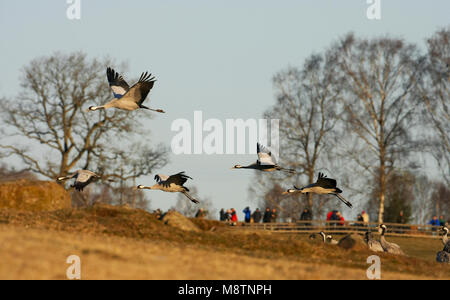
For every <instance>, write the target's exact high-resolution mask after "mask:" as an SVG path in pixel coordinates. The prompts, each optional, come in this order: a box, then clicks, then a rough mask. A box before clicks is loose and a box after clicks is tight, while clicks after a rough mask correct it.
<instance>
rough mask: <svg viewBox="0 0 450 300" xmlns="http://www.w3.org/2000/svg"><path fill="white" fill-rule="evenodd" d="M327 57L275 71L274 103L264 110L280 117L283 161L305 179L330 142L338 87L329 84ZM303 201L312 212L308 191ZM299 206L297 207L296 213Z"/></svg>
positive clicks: (309, 178) (330, 68)
mask: <svg viewBox="0 0 450 300" xmlns="http://www.w3.org/2000/svg"><path fill="white" fill-rule="evenodd" d="M330 59H331V57H329V56H326V55H319V54H316V55H312V56H310V57H309V58H308V59H306V60H305V63H304V65H303V67H302V68H301V69H299V68H295V67H290V68H288V69H287V70H284V71H282V72H280V73H278V74H276V75H275V77H274V79H273V82H274V86H275V90H276V104H275V105H274V106H273V107H272V108H271V109H270V110H269V111H267V112H266V114H265V117H266V118H272V119H280V148H281V149H282V156H283V157H282V158H283V162H284V164H286V165H287V164H288V165H289V166H290V167H291V168H295V169H297V170H298V171H299V173H300V174H301V177H303V178H304V179H305V178H306V180H305V182H307V183H311V182H314V181H315V179H316V176H317V174H316V171H317V170H318V169H320V159H321V158H322V159H326V158H328V157H327V155H325V154H327V153H324V152H327V151H326V149H327V147H329V146H331V144H334V143H333V139H332V137H331V136H330V134H331V133H332V131H333V129H334V127H335V125H336V123H337V121H338V118H337V115H338V113H337V110H338V107H337V103H338V98H339V95H340V89H338V88H336V84H333V81H334V78H335V75H334V64H333V63H332V62H331V61H330ZM328 149H330V148H328ZM328 154H330V153H328ZM258 176H261V177H262V176H264V177H267V178H268V179H269V181H272V182H281V181H285V182H286V179H287V178H288V177H289V176H291V175H286V174H282V173H281V174H274V175H272V176H267V174H260V173H258ZM296 179H297V180H299V179H300V177H297V178H296ZM264 185H266V184H264ZM266 186H273V185H270V184H269V185H266ZM306 204H307V206H308V207H309V209H310V211H311V212H313V210H314V208H313V195H312V194H309V195H308V196H307V203H306ZM302 210H303V208H301V207H299V211H298V213H299V214H300V212H301V211H302Z"/></svg>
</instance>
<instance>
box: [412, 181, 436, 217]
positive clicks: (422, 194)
mask: <svg viewBox="0 0 450 300" xmlns="http://www.w3.org/2000/svg"><path fill="white" fill-rule="evenodd" d="M434 186H435V184H434V183H433V182H431V181H430V180H429V178H428V177H427V176H426V175H425V174H418V175H416V180H415V185H414V194H415V195H416V201H415V203H414V205H413V208H414V209H413V218H414V222H415V223H417V224H425V223H426V222H427V221H428V216H429V212H430V211H431V206H432V202H431V201H430V199H431V193H432V192H433V189H434Z"/></svg>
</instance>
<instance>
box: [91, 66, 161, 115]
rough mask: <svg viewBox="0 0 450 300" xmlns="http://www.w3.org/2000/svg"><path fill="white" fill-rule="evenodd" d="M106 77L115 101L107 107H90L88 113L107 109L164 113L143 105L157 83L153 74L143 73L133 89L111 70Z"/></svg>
mask: <svg viewBox="0 0 450 300" xmlns="http://www.w3.org/2000/svg"><path fill="white" fill-rule="evenodd" d="M106 76H107V78H108V82H109V86H110V87H111V90H112V92H113V95H114V99H113V100H111V101H110V102H108V103H106V104H105V105H101V106H90V107H89V109H88V111H94V110H98V109H107V108H118V109H122V110H128V111H132V110H136V109H139V108H144V109H149V110H153V111H156V112H159V113H164V111H163V110H162V109H153V108H148V107H147V106H144V105H142V103H143V102H144V100H145V98H146V97H147V95H148V93H149V92H150V90H151V89H152V87H153V84H154V83H155V81H156V80H155V77H152V74H148V72H145V73H142V74H141V77H140V78H139V81H138V82H137V83H136V84H135V85H133V86H132V87H131V88H130V87H129V86H128V83H127V82H126V81H125V80H124V79H123V77H122V76H121V75H119V73H117V72H115V71H114V70H113V69H111V68H107V69H106Z"/></svg>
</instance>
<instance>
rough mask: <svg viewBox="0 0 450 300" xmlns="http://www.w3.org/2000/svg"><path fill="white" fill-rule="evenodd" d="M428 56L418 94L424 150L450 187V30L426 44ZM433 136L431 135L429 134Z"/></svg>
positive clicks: (437, 33) (435, 36) (430, 39)
mask: <svg viewBox="0 0 450 300" xmlns="http://www.w3.org/2000/svg"><path fill="white" fill-rule="evenodd" d="M427 46H428V53H427V60H426V63H425V64H424V66H425V67H424V76H423V80H421V81H418V83H419V84H418V85H417V87H418V89H417V90H418V92H419V95H420V97H421V100H422V102H423V104H424V107H425V114H423V116H424V117H425V122H424V125H425V128H427V129H429V128H430V127H429V126H427V125H431V130H424V135H425V139H426V143H424V144H425V145H426V147H425V149H426V151H427V152H428V153H431V154H432V155H433V156H434V158H435V159H436V161H437V163H438V165H439V167H440V168H441V170H442V174H443V176H444V179H445V181H446V182H447V184H450V27H448V28H446V29H442V30H440V31H438V32H436V33H435V34H434V35H433V36H432V37H431V38H429V39H428V40H427ZM430 132H431V134H429V133H430Z"/></svg>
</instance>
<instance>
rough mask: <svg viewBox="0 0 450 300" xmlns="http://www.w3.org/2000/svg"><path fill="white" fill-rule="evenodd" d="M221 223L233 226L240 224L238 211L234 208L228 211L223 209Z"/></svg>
mask: <svg viewBox="0 0 450 300" xmlns="http://www.w3.org/2000/svg"><path fill="white" fill-rule="evenodd" d="M219 219H220V221H224V222H229V223H231V224H232V225H236V224H237V222H238V217H237V213H236V210H235V209H234V208H230V209H227V210H226V211H225V210H224V209H223V208H222V209H221V210H220V218H219Z"/></svg>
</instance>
